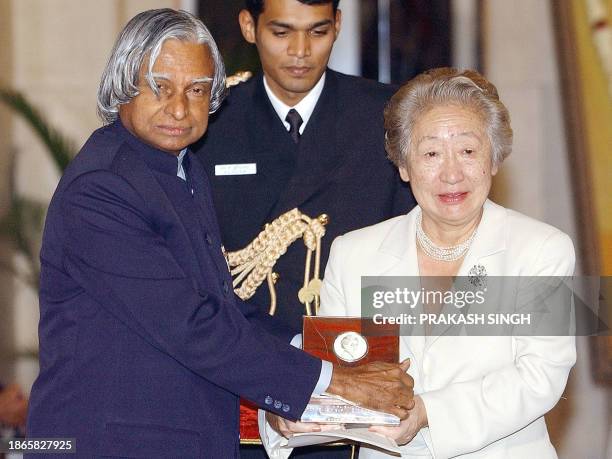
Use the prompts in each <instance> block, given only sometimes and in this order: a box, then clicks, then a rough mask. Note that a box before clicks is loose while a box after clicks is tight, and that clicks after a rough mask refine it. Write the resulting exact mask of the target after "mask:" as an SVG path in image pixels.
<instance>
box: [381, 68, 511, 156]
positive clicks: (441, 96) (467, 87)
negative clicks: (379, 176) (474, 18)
mask: <svg viewBox="0 0 612 459" xmlns="http://www.w3.org/2000/svg"><path fill="white" fill-rule="evenodd" d="M443 105H459V106H463V107H467V108H471V109H474V110H475V111H476V112H477V113H479V114H481V115H482V117H483V121H484V122H485V125H486V130H487V134H488V136H489V142H490V143H491V160H492V161H493V164H494V165H495V166H499V165H500V164H501V163H502V161H503V160H504V159H506V157H507V156H508V155H509V154H510V152H511V151H512V127H511V126H510V115H509V113H508V109H507V108H506V107H505V106H504V104H503V103H502V102H501V101H500V100H499V96H498V94H497V88H496V87H495V86H494V85H493V84H492V83H491V82H489V81H488V80H487V79H486V78H485V77H484V76H482V75H481V74H480V73H478V72H476V71H475V70H464V71H459V70H457V69H455V68H449V67H443V68H437V69H432V70H428V71H426V72H424V73H421V74H420V75H417V76H416V77H415V78H413V79H412V80H410V81H409V82H408V83H406V84H404V85H403V86H402V87H401V88H400V89H399V90H398V91H397V92H396V93H395V94H394V95H393V97H392V98H391V100H390V101H389V102H388V103H387V106H386V107H385V148H386V150H387V154H388V156H389V159H390V160H391V161H393V163H394V164H395V165H396V166H398V167H408V166H409V160H410V158H409V153H410V148H411V141H412V133H413V130H414V125H415V123H416V121H417V120H418V119H419V117H421V116H423V115H424V114H425V113H426V112H428V111H429V110H431V109H432V108H434V107H436V106H443Z"/></svg>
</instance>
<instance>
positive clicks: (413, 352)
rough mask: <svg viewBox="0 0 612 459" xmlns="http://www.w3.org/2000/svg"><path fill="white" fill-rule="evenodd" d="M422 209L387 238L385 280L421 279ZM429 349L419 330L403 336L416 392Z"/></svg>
mask: <svg viewBox="0 0 612 459" xmlns="http://www.w3.org/2000/svg"><path fill="white" fill-rule="evenodd" d="M419 209H420V208H419V207H418V206H417V207H415V208H414V209H413V210H412V211H411V212H410V213H408V214H407V215H406V216H405V217H404V218H403V219H402V220H401V222H400V224H398V225H396V226H394V227H393V228H392V230H391V231H389V233H388V234H387V237H386V238H385V239H384V240H383V242H382V243H381V245H380V248H379V254H380V256H381V257H386V258H388V260H389V265H388V269H387V270H385V271H384V272H381V274H380V275H381V276H407V277H414V278H416V277H418V276H419V263H418V258H417V246H416V215H417V212H418V211H419ZM421 307H422V306H421V305H417V306H416V308H415V309H414V310H413V311H412V312H413V313H416V314H419V313H420V311H422V309H421ZM424 347H425V333H424V330H423V329H422V328H421V327H419V328H416V329H414V328H413V329H412V333H411V334H407V333H405V334H402V335H401V336H400V357H401V358H403V359H405V358H408V357H409V358H410V360H411V364H410V366H411V369H412V370H409V371H408V372H409V373H410V374H411V375H412V377H414V378H415V390H416V391H420V386H421V382H420V378H419V376H418V375H419V373H418V371H417V369H418V368H419V367H420V365H421V361H422V356H423V349H424Z"/></svg>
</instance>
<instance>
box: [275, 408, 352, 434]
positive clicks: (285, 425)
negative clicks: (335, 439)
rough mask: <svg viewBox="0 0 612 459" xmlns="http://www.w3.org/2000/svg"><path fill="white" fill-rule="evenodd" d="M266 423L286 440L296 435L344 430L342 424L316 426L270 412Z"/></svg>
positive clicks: (312, 423)
mask: <svg viewBox="0 0 612 459" xmlns="http://www.w3.org/2000/svg"><path fill="white" fill-rule="evenodd" d="M266 421H267V422H268V424H270V426H271V427H272V428H273V429H274V430H276V431H277V432H278V433H280V434H281V435H282V436H283V437H285V438H289V437H290V436H291V435H293V434H296V433H302V432H321V431H322V430H334V429H340V428H342V424H338V425H332V424H316V423H314V422H299V421H297V422H292V421H288V420H287V419H285V418H281V417H280V416H277V415H276V414H272V413H270V412H267V413H266Z"/></svg>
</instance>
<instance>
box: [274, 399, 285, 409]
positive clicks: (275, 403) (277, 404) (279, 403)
mask: <svg viewBox="0 0 612 459" xmlns="http://www.w3.org/2000/svg"><path fill="white" fill-rule="evenodd" d="M281 406H283V404H282V403H281V401H280V400H274V408H276V409H277V410H279V409H280V407H281Z"/></svg>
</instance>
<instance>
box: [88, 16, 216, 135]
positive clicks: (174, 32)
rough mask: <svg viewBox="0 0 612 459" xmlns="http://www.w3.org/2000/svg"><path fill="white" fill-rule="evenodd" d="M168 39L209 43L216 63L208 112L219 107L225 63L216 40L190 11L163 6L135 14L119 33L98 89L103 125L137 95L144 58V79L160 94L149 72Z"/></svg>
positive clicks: (110, 121) (114, 117)
mask: <svg viewBox="0 0 612 459" xmlns="http://www.w3.org/2000/svg"><path fill="white" fill-rule="evenodd" d="M171 38H174V39H176V40H180V41H186V42H192V43H198V44H205V45H207V46H208V48H209V49H210V54H211V56H212V59H213V61H214V64H215V74H214V77H213V83H212V89H211V98H210V113H213V112H215V111H216V110H217V109H218V108H219V106H220V105H221V102H222V101H223V98H224V97H225V94H226V88H225V66H224V65H223V59H222V57H221V53H219V49H218V48H217V44H216V43H215V40H214V39H213V37H212V35H211V34H210V32H209V31H208V29H207V28H206V26H205V25H204V23H203V22H202V21H200V20H199V19H198V18H196V17H195V16H193V15H192V14H190V13H188V12H186V11H182V10H178V11H177V10H173V9H170V8H162V9H156V10H148V11H144V12H142V13H140V14H138V15H136V16H134V17H133V18H132V19H131V20H130V22H128V23H127V25H126V26H125V27H124V28H123V30H122V31H121V34H119V38H117V41H116V42H115V46H114V47H113V50H112V52H111V55H110V58H109V60H108V62H107V63H106V67H105V68H104V72H103V73H102V78H101V80H100V87H99V88H98V116H99V117H100V118H101V119H102V121H103V122H104V124H110V123H112V122H113V121H115V120H116V119H117V117H118V113H119V105H121V104H125V103H127V102H129V101H130V100H131V99H132V98H134V97H136V96H137V95H138V76H139V72H140V68H141V66H142V65H143V63H144V62H145V60H146V59H148V71H147V76H146V78H147V82H148V83H149V86H150V87H151V90H152V91H153V92H154V93H155V94H159V91H158V89H157V86H156V85H155V84H154V82H153V79H152V78H151V73H152V69H153V66H154V65H155V61H156V60H157V57H158V56H159V53H160V51H161V48H162V46H163V44H164V42H165V41H166V40H168V39H171Z"/></svg>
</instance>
